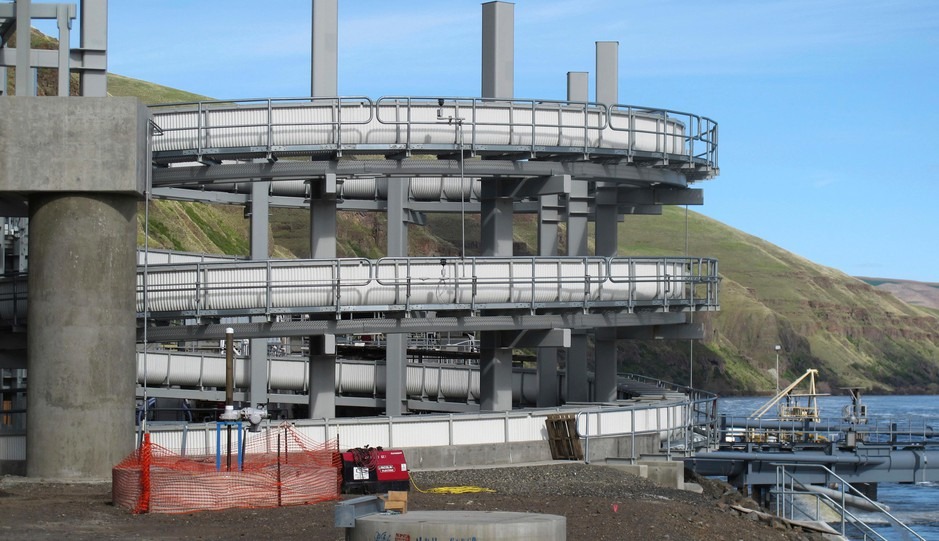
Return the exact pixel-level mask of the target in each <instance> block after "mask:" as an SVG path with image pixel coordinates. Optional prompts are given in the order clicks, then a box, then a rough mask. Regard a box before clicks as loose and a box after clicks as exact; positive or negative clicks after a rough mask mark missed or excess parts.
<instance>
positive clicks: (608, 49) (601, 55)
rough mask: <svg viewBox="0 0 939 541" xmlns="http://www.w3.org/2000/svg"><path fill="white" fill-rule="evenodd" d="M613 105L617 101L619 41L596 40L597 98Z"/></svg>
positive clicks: (600, 101)
mask: <svg viewBox="0 0 939 541" xmlns="http://www.w3.org/2000/svg"><path fill="white" fill-rule="evenodd" d="M596 101H598V102H599V103H604V104H606V105H613V104H616V103H619V42H618V41H598V42H597V100H596Z"/></svg>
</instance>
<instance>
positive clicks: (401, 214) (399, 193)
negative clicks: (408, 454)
mask: <svg viewBox="0 0 939 541" xmlns="http://www.w3.org/2000/svg"><path fill="white" fill-rule="evenodd" d="M408 183H409V179H395V178H391V179H388V256H389V257H396V256H407V255H408V225H407V221H406V219H407V214H406V212H407V204H408V189H409V188H408ZM407 338H408V335H407V334H402V333H394V334H389V335H388V344H387V346H386V347H385V414H386V415H401V414H403V413H404V412H405V411H407V389H406V383H407V369H408V365H407V354H408V340H407Z"/></svg>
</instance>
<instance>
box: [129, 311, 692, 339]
mask: <svg viewBox="0 0 939 541" xmlns="http://www.w3.org/2000/svg"><path fill="white" fill-rule="evenodd" d="M687 316H688V314H687V313H686V312H638V313H631V312H618V313H599V314H593V313H591V314H583V313H579V312H576V313H569V314H538V315H515V316H512V315H482V316H466V317H425V318H400V319H375V318H368V319H366V318H363V319H341V320H336V319H323V320H308V321H270V322H267V323H227V324H224V325H223V324H219V323H205V324H201V325H187V326H179V327H169V326H168V327H151V328H150V329H148V330H147V336H148V338H149V340H150V342H176V341H191V340H221V339H223V338H224V337H225V328H226V327H231V328H233V329H234V330H235V334H236V335H237V336H240V337H242V338H256V337H292V336H311V335H320V334H378V333H389V334H390V333H409V332H457V331H465V332H482V331H501V330H504V329H581V330H587V329H595V328H598V327H631V326H635V325H677V324H682V323H685V322H686V320H687ZM137 338H138V341H142V339H143V335H142V331H141V330H139V329H138V336H137ZM573 340H574V337H573V336H572V341H573ZM571 347H574V345H573V343H572V345H571Z"/></svg>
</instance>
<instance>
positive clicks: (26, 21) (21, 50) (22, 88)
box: [15, 0, 36, 96]
mask: <svg viewBox="0 0 939 541" xmlns="http://www.w3.org/2000/svg"><path fill="white" fill-rule="evenodd" d="M31 7H32V6H31V0H18V1H17V2H16V78H15V81H16V95H17V96H33V95H35V94H36V87H35V86H34V85H33V70H32V67H31V65H30V61H29V60H30V59H29V57H30V50H31V48H32V47H31V40H30V37H31V31H30V27H31V26H32V15H31V11H32V10H31V9H30V8H31ZM23 36H26V37H25V39H24V38H23Z"/></svg>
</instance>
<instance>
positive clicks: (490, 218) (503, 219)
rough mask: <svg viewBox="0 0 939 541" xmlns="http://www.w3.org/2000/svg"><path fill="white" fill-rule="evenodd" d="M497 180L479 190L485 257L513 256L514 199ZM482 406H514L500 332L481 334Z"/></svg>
mask: <svg viewBox="0 0 939 541" xmlns="http://www.w3.org/2000/svg"><path fill="white" fill-rule="evenodd" d="M501 192H502V183H501V182H500V181H499V180H498V179H487V180H483V183H482V186H481V193H480V214H481V218H480V219H481V220H482V224H481V231H480V237H481V238H480V241H481V242H480V244H481V253H482V255H483V256H491V257H511V256H512V216H513V210H514V209H513V201H512V199H511V198H507V197H501V195H502V194H501ZM479 344H480V348H479V392H480V400H479V407H480V409H481V410H482V411H508V410H511V409H512V349H511V348H504V347H501V343H500V341H499V333H497V332H482V333H480V337H479Z"/></svg>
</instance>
